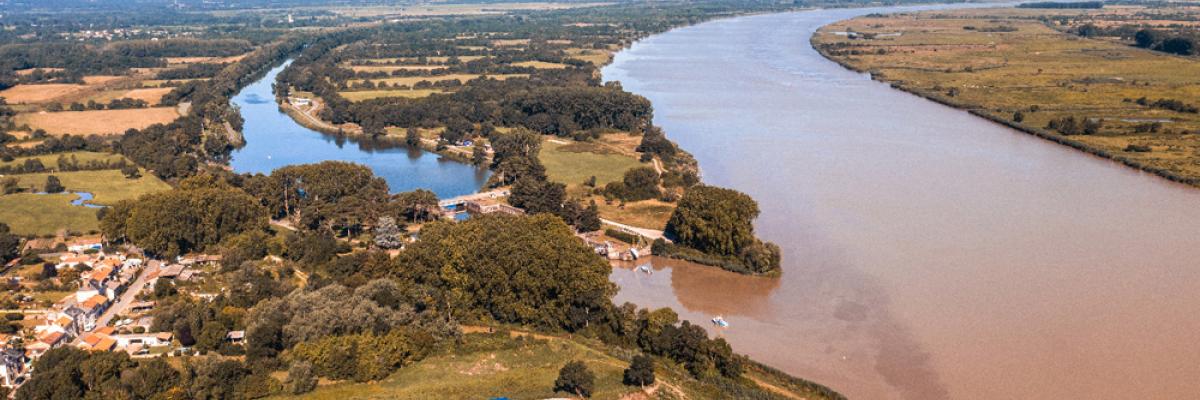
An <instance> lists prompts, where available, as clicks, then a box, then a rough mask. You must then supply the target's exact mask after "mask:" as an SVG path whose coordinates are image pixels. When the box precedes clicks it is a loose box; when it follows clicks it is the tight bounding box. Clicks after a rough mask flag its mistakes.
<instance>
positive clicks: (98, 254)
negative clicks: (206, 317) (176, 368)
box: [0, 241, 219, 387]
mask: <svg viewBox="0 0 1200 400" xmlns="http://www.w3.org/2000/svg"><path fill="white" fill-rule="evenodd" d="M67 250H68V251H67V252H65V253H62V254H60V255H59V256H58V258H59V262H58V263H57V264H55V268H56V269H57V270H58V271H59V272H60V276H61V273H62V272H63V271H65V270H67V269H76V270H82V272H80V273H79V280H78V282H77V283H78V287H77V289H76V291H75V292H74V293H71V294H69V295H67V296H65V297H63V298H62V299H61V300H59V301H57V302H55V303H54V304H53V305H52V306H51V307H50V308H49V309H46V310H25V313H26V317H25V321H31V320H32V322H33V323H30V324H26V326H29V325H33V327H32V332H28V331H26V332H18V335H2V334H0V385H3V386H5V387H16V386H19V385H20V384H21V383H23V381H24V379H25V378H26V377H27V373H28V371H29V367H30V366H31V365H32V363H33V360H36V359H37V358H38V357H40V356H41V355H42V354H45V352H47V351H49V350H50V349H54V348H57V347H61V346H75V347H78V348H81V349H84V350H89V351H124V352H127V353H129V354H130V355H131V356H134V357H139V356H143V357H145V356H151V355H152V351H153V350H155V349H161V350H162V351H159V352H154V353H163V352H166V349H169V347H170V346H171V343H172V340H174V335H173V334H172V333H171V332H147V331H148V329H149V327H150V324H151V322H152V321H151V319H150V318H149V317H138V316H139V315H144V314H145V313H146V312H148V311H150V310H151V309H153V307H154V302H152V301H139V300H138V299H137V297H138V294H139V293H141V292H142V291H146V290H153V288H154V284H155V283H156V282H158V281H159V280H160V279H174V280H188V279H193V278H194V276H195V275H196V274H198V273H199V272H198V270H196V269H192V268H189V267H190V266H193V265H197V264H204V263H211V262H215V261H219V258H216V257H212V256H198V257H190V258H181V259H179V260H178V262H177V263H173V264H170V265H167V264H165V263H163V262H161V261H157V260H150V261H145V260H143V259H142V258H138V257H135V256H132V255H126V254H106V253H105V252H103V251H102V250H101V246H100V243H99V242H98V241H97V242H85V243H76V244H72V245H70V246H68V249H67ZM64 283H65V282H64ZM35 316H36V317H35ZM118 316H121V317H123V318H125V319H122V320H116V321H115V323H113V324H112V325H114V326H110V322H111V321H113V320H114V319H115V318H117V317H118ZM30 338H32V340H30Z"/></svg>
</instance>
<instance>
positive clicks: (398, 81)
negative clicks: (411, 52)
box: [350, 74, 529, 86]
mask: <svg viewBox="0 0 1200 400" xmlns="http://www.w3.org/2000/svg"><path fill="white" fill-rule="evenodd" d="M480 76H483V75H481V74H446V75H431V76H405V77H398V78H384V79H371V81H374V82H387V83H388V84H389V85H393V86H394V85H408V86H412V85H415V84H417V82H421V81H429V82H442V81H451V80H455V79H457V80H459V81H462V82H463V83H466V82H467V81H469V80H472V79H475V78H478V77H480ZM487 77H488V78H492V79H497V80H505V79H508V78H528V77H529V75H526V74H491V75H487ZM359 82H362V81H361V80H352V81H350V83H359Z"/></svg>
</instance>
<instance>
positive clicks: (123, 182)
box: [0, 169, 171, 205]
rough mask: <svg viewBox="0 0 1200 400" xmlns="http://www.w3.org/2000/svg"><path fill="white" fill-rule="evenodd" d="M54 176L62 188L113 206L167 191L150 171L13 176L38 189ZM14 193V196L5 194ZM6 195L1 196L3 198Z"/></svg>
mask: <svg viewBox="0 0 1200 400" xmlns="http://www.w3.org/2000/svg"><path fill="white" fill-rule="evenodd" d="M48 175H54V176H56V177H58V179H59V181H61V182H62V185H63V187H65V188H66V189H67V191H71V192H88V193H91V194H92V195H94V196H95V197H94V198H93V199H92V203H94V204H99V205H112V204H114V203H116V202H118V201H121V200H130V199H136V198H138V197H139V196H141V195H144V194H148V193H154V192H159V191H163V190H169V189H170V188H171V186H170V185H167V184H166V183H165V182H163V181H162V180H160V179H158V178H157V177H155V176H154V175H152V174H149V173H147V172H146V171H142V177H140V178H137V179H128V178H126V177H125V175H123V174H121V171H118V170H111V169H110V170H98V171H72V172H44V173H37V174H19V175H12V176H13V177H16V178H17V182H18V185H20V186H21V187H26V188H35V189H37V190H38V191H40V190H41V188H42V186H44V185H45V184H46V177H47V176H48ZM8 196H13V195H8ZM4 197H7V196H0V198H4Z"/></svg>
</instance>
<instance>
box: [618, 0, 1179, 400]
mask: <svg viewBox="0 0 1200 400" xmlns="http://www.w3.org/2000/svg"><path fill="white" fill-rule="evenodd" d="M883 10H895V9H883ZM878 11H880V10H879V9H848V10H822V11H811V12H796V13H786V14H772V15H758V16H748V17H741V18H734V19H726V20H718V21H713V22H709V23H704V24H700V25H696V26H692V27H686V28H681V29H676V30H673V31H670V32H667V33H664V34H661V35H656V36H652V37H649V38H647V39H645V40H642V41H640V42H638V43H636V44H635V45H633V46H632V47H631V48H630V49H627V50H625V51H622V52H621V53H619V54H618V55H617V56H616V59H615V61H614V63H613V64H612V65H610V66H608V67H607V68H605V69H604V77H605V79H606V80H616V81H620V82H621V83H622V84H623V85H624V87H625V89H627V90H629V91H632V92H634V93H638V94H641V95H643V96H646V97H647V98H649V99H650V100H652V101H653V103H654V106H655V111H656V114H655V121H656V123H658V124H660V125H662V126H663V127H664V128H665V129H666V131H667V133H668V136H669V137H671V138H672V139H674V140H676V141H678V142H679V144H680V145H682V147H683V148H684V149H686V150H688V151H691V152H692V153H693V154H695V155H696V158H697V159H699V161H700V165H701V167H702V169H703V171H704V181H705V182H708V183H711V184H715V185H721V186H727V187H732V188H736V189H738V190H742V191H745V192H747V193H749V194H750V195H752V196H754V198H755V199H757V200H758V202H759V205H760V207H761V209H762V215H761V217H760V218H759V219H758V223H757V226H758V230H759V233H760V234H761V236H763V237H764V238H765V239H767V240H771V241H774V242H776V243H778V244H779V245H780V246H782V248H783V250H784V264H785V265H784V273H783V276H782V278H779V279H764V278H753V277H744V276H739V275H734V274H730V273H725V272H721V271H718V270H715V269H712V268H699V267H694V266H685V265H678V264H677V263H672V262H662V261H655V263H654V264H655V265H654V266H655V269H656V271H655V273H654V274H643V273H637V272H634V271H633V270H632V269H631V268H628V269H616V270H615V271H614V273H613V275H612V280H613V281H614V282H616V283H617V284H619V285H620V286H621V292H620V294H619V295H618V299H617V300H618V301H632V302H635V303H638V304H640V305H642V306H654V307H660V306H669V307H673V308H675V309H676V310H677V311H679V312H680V313H681V315H682V316H684V317H686V318H689V319H692V320H694V321H703V322H704V323H705V325H709V324H708V323H707V321H708V320H709V319H710V318H712V317H713V316H716V315H722V316H724V317H725V319H727V320H728V321H729V322H730V324H731V326H730V327H729V328H728V329H723V330H721V331H720V333H719V334H720V335H722V336H724V337H725V338H727V339H728V340H729V341H730V342H731V343H732V344H733V346H734V349H735V350H737V351H739V352H742V353H746V354H749V355H751V356H752V357H753V358H755V359H758V360H761V361H763V362H765V363H767V364H770V365H773V366H776V367H779V368H781V369H783V370H785V371H787V372H790V373H793V374H795V375H797V376H801V377H804V378H808V379H812V380H815V381H817V382H820V383H823V384H826V385H829V386H831V387H833V388H834V389H837V390H838V391H840V392H842V393H844V394H846V395H848V396H850V397H851V398H857V399H922V400H929V399H943V398H946V399H1130V398H1139V399H1140V398H1148V399H1183V398H1197V396H1200V379H1198V377H1200V190H1197V189H1194V188H1189V187H1186V186H1183V185H1179V184H1175V183H1171V182H1168V181H1166V180H1163V179H1159V178H1157V177H1155V176H1152V175H1148V174H1143V173H1140V172H1138V171H1136V170H1133V169H1130V168H1127V167H1123V166H1121V165H1118V164H1116V163H1113V162H1110V161H1106V160H1103V159H1100V158H1096V157H1092V156H1089V155H1086V154H1083V153H1081V152H1077V151H1074V150H1071V149H1069V148H1066V147H1063V146H1059V145H1055V144H1052V143H1049V142H1046V141H1042V140H1039V139H1036V138H1034V137H1032V136H1029V135H1025V134H1022V133H1019V132H1016V131H1013V130H1010V129H1006V128H1004V127H1001V126H998V125H995V124H993V123H990V122H987V121H985V120H983V119H979V118H976V117H973V116H971V115H968V114H967V113H965V112H962V111H958V110H954V109H951V108H948V107H944V106H941V105H938V104H935V103H932V102H929V101H926V100H923V99H921V98H918V97H915V96H912V95H909V94H906V93H902V92H899V91H896V90H892V89H890V88H889V87H888V86H887V85H885V84H881V83H878V82H874V81H871V80H870V79H869V77H868V76H866V75H863V74H858V73H854V72H851V71H848V70H845V69H843V68H841V67H840V66H838V65H836V64H834V63H833V62H830V61H828V60H826V59H824V58H823V57H821V56H820V55H819V54H817V53H816V52H815V51H814V50H813V49H812V48H811V47H810V45H809V37H810V35H811V34H812V33H813V31H814V30H816V29H817V28H818V27H820V26H822V25H825V24H828V23H830V22H834V21H837V20H841V19H845V18H850V17H853V16H856V15H861V14H866V13H871V12H878ZM714 331H715V329H714Z"/></svg>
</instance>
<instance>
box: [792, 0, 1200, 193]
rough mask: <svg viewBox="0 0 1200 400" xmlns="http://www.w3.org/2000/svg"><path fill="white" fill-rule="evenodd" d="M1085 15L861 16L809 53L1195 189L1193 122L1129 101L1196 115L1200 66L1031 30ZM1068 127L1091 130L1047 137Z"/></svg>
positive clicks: (831, 30)
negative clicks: (1188, 108) (1175, 106)
mask: <svg viewBox="0 0 1200 400" xmlns="http://www.w3.org/2000/svg"><path fill="white" fill-rule="evenodd" d="M1087 12H1088V11H1081V10H1034V9H975V10H956V11H938V12H924V13H904V14H893V15H886V16H879V15H872V16H866V17H860V18H855V19H851V20H847V21H842V22H838V23H834V24H831V25H828V26H825V27H823V28H821V29H820V30H819V31H818V33H817V34H816V35H814V36H813V39H812V42H813V44H814V46H815V47H816V48H817V49H818V50H820V51H821V52H822V53H824V54H825V55H826V56H827V57H830V58H831V59H833V60H834V61H837V62H839V63H841V64H842V65H845V66H847V67H849V68H852V69H855V70H859V71H867V72H870V73H872V75H873V76H874V77H875V79H878V80H882V81H885V82H890V83H892V84H893V86H896V87H898V88H900V89H902V90H906V91H910V92H913V93H916V94H918V95H921V96H924V97H927V98H930V99H933V100H935V101H938V102H942V103H945V104H949V105H952V106H955V107H959V108H963V109H967V110H970V111H971V112H973V113H975V114H977V115H981V116H984V117H987V118H990V119H992V120H995V121H997V122H1001V123H1004V124H1007V125H1010V126H1013V127H1016V128H1018V129H1021V130H1024V131H1026V132H1030V133H1033V134H1036V135H1038V136H1042V137H1045V138H1047V139H1050V140H1054V141H1056V142H1059V143H1063V144H1066V145H1069V146H1072V147H1075V148H1078V149H1081V150H1084V151H1087V152H1090V153H1093V154H1097V155H1100V156H1103V157H1107V158H1111V159H1115V160H1118V161H1120V162H1123V163H1125V164H1128V165H1131V166H1134V167H1137V168H1141V169H1144V170H1147V171H1151V172H1155V173H1157V174H1159V175H1162V176H1164V177H1167V178H1170V179H1173V180H1178V181H1184V182H1189V183H1192V184H1194V185H1200V134H1198V132H1200V114H1196V113H1189V112H1179V111H1172V110H1168V109H1163V108H1158V107H1151V106H1148V105H1143V104H1139V102H1138V101H1137V99H1140V98H1143V97H1144V98H1146V99H1147V101H1148V102H1154V101H1156V100H1158V99H1168V100H1177V101H1181V102H1183V103H1186V104H1191V105H1197V104H1200V62H1198V61H1197V59H1195V58H1184V57H1176V56H1171V55H1166V54H1163V53H1159V52H1153V51H1149V50H1144V49H1139V48H1135V47H1132V46H1129V45H1127V44H1124V43H1118V42H1114V41H1106V40H1095V39H1086V38H1082V37H1079V36H1076V35H1073V34H1069V33H1065V32H1062V31H1060V30H1059V29H1055V27H1054V26H1053V25H1052V24H1046V23H1043V22H1041V21H1039V20H1038V19H1037V16H1038V15H1041V14H1043V13H1047V14H1051V15H1064V14H1071V13H1087ZM1018 113H1019V114H1020V115H1018ZM1068 117H1070V118H1075V119H1076V120H1078V121H1081V122H1082V121H1085V120H1091V121H1099V120H1103V122H1102V123H1101V124H1100V125H1101V126H1100V128H1099V129H1098V130H1096V131H1095V132H1092V133H1090V134H1071V135H1066V134H1063V132H1060V131H1058V130H1053V129H1048V125H1049V123H1050V121H1051V120H1061V119H1064V118H1068ZM1155 122H1157V123H1158V124H1157V127H1155V128H1154V130H1153V131H1151V130H1150V128H1151V125H1152V124H1154V123H1155ZM1135 149H1136V150H1135Z"/></svg>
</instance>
